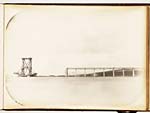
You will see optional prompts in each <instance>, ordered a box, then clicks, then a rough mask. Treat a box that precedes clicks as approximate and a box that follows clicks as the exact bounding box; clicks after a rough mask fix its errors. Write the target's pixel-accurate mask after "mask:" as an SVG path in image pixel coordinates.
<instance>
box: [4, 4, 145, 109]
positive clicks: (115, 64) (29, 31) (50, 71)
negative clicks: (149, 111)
mask: <svg viewBox="0 0 150 113" xmlns="http://www.w3.org/2000/svg"><path fill="white" fill-rule="evenodd" d="M146 25H147V7H145V6H100V5H9V4H8V5H5V37H4V87H5V88H4V108H5V109H30V108H31V109H38V108H41V109H110V110H113V109H114V110H115V109H118V110H126V109H128V110H145V109H146V83H145V81H146V36H147V34H146V31H147V27H146Z"/></svg>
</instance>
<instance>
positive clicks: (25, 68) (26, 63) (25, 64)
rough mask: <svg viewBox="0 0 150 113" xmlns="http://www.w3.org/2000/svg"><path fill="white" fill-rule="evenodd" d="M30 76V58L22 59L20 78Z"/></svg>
mask: <svg viewBox="0 0 150 113" xmlns="http://www.w3.org/2000/svg"><path fill="white" fill-rule="evenodd" d="M31 74H32V58H22V68H21V75H22V76H30V75H31Z"/></svg>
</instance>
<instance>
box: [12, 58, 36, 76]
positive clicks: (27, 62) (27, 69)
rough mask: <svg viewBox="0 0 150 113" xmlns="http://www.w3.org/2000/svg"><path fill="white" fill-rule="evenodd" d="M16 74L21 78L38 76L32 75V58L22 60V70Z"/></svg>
mask: <svg viewBox="0 0 150 113" xmlns="http://www.w3.org/2000/svg"><path fill="white" fill-rule="evenodd" d="M14 74H17V75H18V76H21V77H28V76H29V77H32V76H36V75H37V73H32V58H31V57H29V58H22V66H21V70H20V71H19V72H15V73H14Z"/></svg>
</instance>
